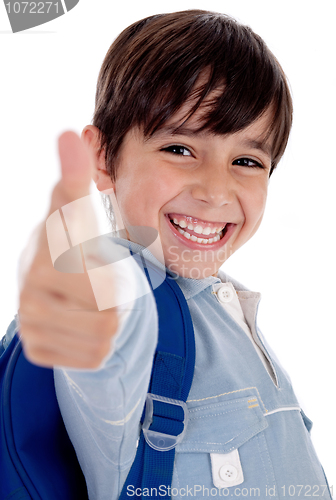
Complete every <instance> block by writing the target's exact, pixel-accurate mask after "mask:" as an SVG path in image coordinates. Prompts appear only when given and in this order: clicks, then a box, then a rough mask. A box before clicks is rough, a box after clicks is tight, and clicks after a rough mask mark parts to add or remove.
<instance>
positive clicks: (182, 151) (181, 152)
mask: <svg viewBox="0 0 336 500" xmlns="http://www.w3.org/2000/svg"><path fill="white" fill-rule="evenodd" d="M160 151H166V152H167V153H172V154H174V155H178V156H192V154H191V152H190V151H189V149H188V148H186V147H185V146H179V145H178V144H173V145H172V146H167V147H166V148H162V149H161V150H160Z"/></svg>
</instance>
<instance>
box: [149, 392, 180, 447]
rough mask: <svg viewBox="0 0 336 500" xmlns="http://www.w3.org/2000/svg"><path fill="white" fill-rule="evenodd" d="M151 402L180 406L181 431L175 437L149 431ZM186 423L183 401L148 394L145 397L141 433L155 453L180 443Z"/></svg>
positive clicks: (151, 418)
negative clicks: (181, 415)
mask: <svg viewBox="0 0 336 500" xmlns="http://www.w3.org/2000/svg"><path fill="white" fill-rule="evenodd" d="M153 401H161V402H163V403H168V404H171V405H176V406H180V407H181V408H182V409H183V412H184V420H183V431H182V432H181V433H180V434H178V435H177V436H173V435H171V434H164V433H162V432H157V431H151V430H149V427H150V425H151V424H152V422H153V406H154V405H153ZM187 423H188V407H187V405H186V403H185V402H184V401H180V400H178V399H170V398H165V397H164V396H158V395H157V394H152V393H150V392H149V393H148V394H147V397H146V411H145V418H144V422H143V425H142V431H143V433H144V436H145V440H146V442H147V444H148V445H149V446H150V447H151V448H153V449H154V450H157V451H168V450H172V449H173V448H175V446H176V445H177V444H178V443H179V442H180V441H182V439H183V436H184V433H185V431H186V428H187Z"/></svg>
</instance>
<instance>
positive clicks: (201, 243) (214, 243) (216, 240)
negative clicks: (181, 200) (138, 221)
mask: <svg viewBox="0 0 336 500" xmlns="http://www.w3.org/2000/svg"><path fill="white" fill-rule="evenodd" d="M166 219H167V221H168V224H169V226H170V228H171V230H172V231H173V233H174V235H175V236H176V237H177V238H178V239H179V240H180V241H182V242H183V243H184V244H185V245H187V246H188V247H191V248H194V249H202V250H205V249H206V248H211V249H215V248H217V247H221V246H222V245H224V244H225V243H226V241H228V239H229V238H230V236H231V234H232V233H233V231H234V228H235V227H236V224H233V223H229V222H214V221H205V220H202V219H198V218H196V217H192V216H188V215H183V214H177V213H169V214H166Z"/></svg>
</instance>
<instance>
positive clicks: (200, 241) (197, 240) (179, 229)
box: [170, 221, 223, 245]
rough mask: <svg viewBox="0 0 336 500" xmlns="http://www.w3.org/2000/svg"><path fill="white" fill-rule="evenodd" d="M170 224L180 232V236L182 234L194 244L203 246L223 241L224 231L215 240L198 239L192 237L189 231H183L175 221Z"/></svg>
mask: <svg viewBox="0 0 336 500" xmlns="http://www.w3.org/2000/svg"><path fill="white" fill-rule="evenodd" d="M170 222H171V223H172V224H173V226H174V227H175V228H176V229H177V230H178V232H179V233H180V234H182V236H184V237H185V239H186V240H190V241H194V242H197V243H203V245H207V244H211V243H215V242H216V241H219V240H220V239H221V237H222V235H223V231H220V232H219V233H218V234H217V235H216V236H214V238H197V237H196V236H194V235H191V234H190V233H188V232H187V231H183V229H181V228H180V227H179V226H177V225H176V224H174V222H173V221H170Z"/></svg>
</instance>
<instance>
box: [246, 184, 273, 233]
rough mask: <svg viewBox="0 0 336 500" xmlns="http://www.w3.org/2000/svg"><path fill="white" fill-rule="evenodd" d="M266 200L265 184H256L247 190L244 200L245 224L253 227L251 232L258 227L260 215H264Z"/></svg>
mask: <svg viewBox="0 0 336 500" xmlns="http://www.w3.org/2000/svg"><path fill="white" fill-rule="evenodd" d="M266 200H267V186H266V187H265V186H256V187H255V188H254V189H253V190H252V191H250V192H249V194H248V196H246V198H245V201H244V207H243V210H244V213H245V218H246V222H247V225H248V226H249V227H250V228H251V229H254V231H253V233H254V232H255V231H256V230H257V229H258V227H259V225H260V223H261V220H262V217H263V215H264V211H265V206H266Z"/></svg>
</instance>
